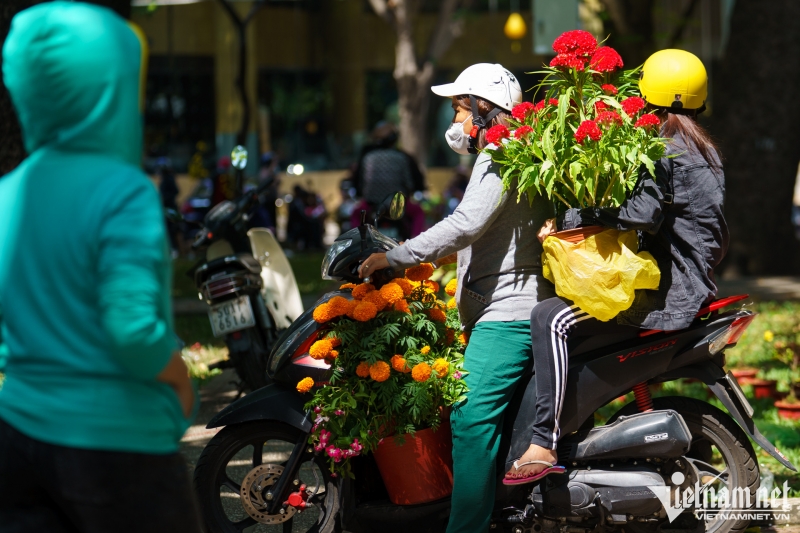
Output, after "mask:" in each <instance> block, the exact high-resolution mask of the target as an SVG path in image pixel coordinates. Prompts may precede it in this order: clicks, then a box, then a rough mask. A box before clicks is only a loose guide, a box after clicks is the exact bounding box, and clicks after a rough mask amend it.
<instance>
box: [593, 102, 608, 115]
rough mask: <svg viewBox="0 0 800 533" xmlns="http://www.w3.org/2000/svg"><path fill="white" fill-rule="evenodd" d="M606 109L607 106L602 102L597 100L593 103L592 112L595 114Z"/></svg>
mask: <svg viewBox="0 0 800 533" xmlns="http://www.w3.org/2000/svg"><path fill="white" fill-rule="evenodd" d="M606 109H608V104H607V103H605V102H603V101H602V100H598V101H596V102H595V103H594V110H595V112H596V113H599V112H601V111H605V110H606Z"/></svg>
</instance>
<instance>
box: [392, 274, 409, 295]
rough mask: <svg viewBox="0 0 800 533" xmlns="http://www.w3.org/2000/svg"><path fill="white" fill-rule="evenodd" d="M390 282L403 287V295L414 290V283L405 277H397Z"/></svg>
mask: <svg viewBox="0 0 800 533" xmlns="http://www.w3.org/2000/svg"><path fill="white" fill-rule="evenodd" d="M392 283H394V284H396V285H399V286H400V288H401V289H403V296H408V295H409V294H411V291H413V290H414V283H413V282H411V281H409V280H407V279H406V278H397V279H395V280H394V281H393V282H392Z"/></svg>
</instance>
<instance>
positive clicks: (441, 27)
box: [425, 0, 464, 63]
mask: <svg viewBox="0 0 800 533" xmlns="http://www.w3.org/2000/svg"><path fill="white" fill-rule="evenodd" d="M461 3H462V2H461V0H443V1H442V5H441V7H440V8H439V17H438V18H437V20H436V26H435V27H434V29H433V33H432V34H431V40H430V41H429V42H428V53H427V54H426V56H425V61H426V62H427V61H432V62H434V63H435V62H437V61H438V60H439V59H440V58H441V57H442V55H443V54H444V53H445V51H447V49H448V48H449V47H450V45H451V44H452V43H453V40H454V39H455V38H457V37H459V36H460V35H461V33H462V32H463V31H464V24H463V21H461V20H455V19H454V18H453V15H454V13H455V11H456V9H457V8H458V7H459V4H461Z"/></svg>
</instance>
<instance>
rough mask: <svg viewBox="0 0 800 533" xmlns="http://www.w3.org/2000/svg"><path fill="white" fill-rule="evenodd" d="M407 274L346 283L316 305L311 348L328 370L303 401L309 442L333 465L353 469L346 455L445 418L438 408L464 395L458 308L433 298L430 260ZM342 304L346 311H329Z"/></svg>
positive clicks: (337, 468)
mask: <svg viewBox="0 0 800 533" xmlns="http://www.w3.org/2000/svg"><path fill="white" fill-rule="evenodd" d="M409 273H410V274H411V275H412V276H413V280H412V279H409V278H400V279H395V280H392V281H391V282H390V283H386V284H385V285H383V286H382V287H377V288H376V287H374V286H372V285H370V284H359V285H355V286H353V287H351V288H349V289H347V288H345V289H343V290H344V291H347V290H350V295H349V296H351V297H352V298H353V299H352V300H350V298H347V297H346V296H348V295H347V292H344V293H343V294H344V295H343V296H342V295H339V296H335V297H333V298H330V299H329V300H328V301H327V302H324V303H322V304H320V305H318V306H317V309H319V308H322V309H323V312H319V313H317V311H316V309H315V313H317V314H318V315H320V317H321V318H325V319H326V320H325V321H324V322H322V323H323V324H324V326H323V327H322V329H321V330H320V338H319V339H318V340H317V341H315V342H314V343H313V344H312V345H311V347H310V349H309V355H311V357H314V358H316V359H324V360H325V361H326V362H328V363H329V364H330V365H331V370H330V377H329V378H326V381H324V382H323V383H324V384H323V385H322V386H320V387H318V388H316V389H313V397H312V399H311V400H310V401H309V402H308V403H307V405H306V407H307V408H308V409H311V410H313V411H314V413H315V420H314V426H313V429H312V432H311V436H310V443H311V444H312V445H313V446H314V449H315V450H317V452H318V453H323V454H325V456H326V458H327V459H329V465H330V468H331V470H332V471H333V472H336V473H341V474H343V475H352V474H351V473H350V466H349V461H348V459H349V458H350V457H354V456H355V455H359V454H361V453H369V452H371V451H373V450H374V449H375V448H376V447H377V446H378V444H379V442H380V441H381V439H383V438H384V437H387V436H389V435H397V436H398V437H400V440H402V436H403V435H405V434H407V433H411V434H413V433H414V432H415V431H417V430H419V429H424V428H434V429H436V428H438V427H439V425H441V424H442V423H447V421H446V420H442V412H443V411H442V408H444V407H450V406H453V405H455V404H456V403H457V402H459V401H461V400H463V399H464V398H465V396H464V395H465V393H466V392H467V386H466V384H465V382H464V376H465V375H466V374H467V371H466V370H464V368H463V361H464V356H463V352H464V344H463V343H461V342H460V341H459V339H458V336H457V331H458V330H460V327H461V324H460V320H459V316H458V310H457V309H455V308H448V306H447V304H445V303H444V302H441V301H440V300H438V299H437V294H436V292H435V291H434V290H433V289H434V288H435V289H436V290H437V291H438V289H439V286H438V284H434V282H430V281H428V278H429V277H430V276H431V274H432V273H433V267H432V266H431V265H421V266H420V267H416V269H409ZM426 281H428V283H427V284H426V285H423V284H422V283H421V282H426ZM336 298H342V300H345V301H346V302H347V305H345V304H344V303H343V302H341V301H339V300H336V302H335V303H333V301H334V299H336ZM352 302H355V304H353V303H352ZM376 303H377V304H379V305H376ZM353 305H355V307H353ZM342 309H347V310H348V311H347V312H345V313H344V314H337V316H331V315H333V314H335V313H334V311H335V312H336V313H339V312H340V311H341V310H342ZM334 348H335V349H334ZM313 385H314V384H313V382H312V384H311V385H309V389H308V390H312V387H313ZM298 387H300V384H298ZM298 390H299V389H298ZM354 445H355V448H354V447H353V446H354Z"/></svg>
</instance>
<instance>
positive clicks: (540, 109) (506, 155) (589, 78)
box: [486, 30, 666, 209]
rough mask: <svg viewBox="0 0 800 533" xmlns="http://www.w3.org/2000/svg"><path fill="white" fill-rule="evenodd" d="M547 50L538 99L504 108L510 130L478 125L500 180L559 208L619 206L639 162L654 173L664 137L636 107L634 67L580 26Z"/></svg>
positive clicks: (633, 182) (635, 177)
mask: <svg viewBox="0 0 800 533" xmlns="http://www.w3.org/2000/svg"><path fill="white" fill-rule="evenodd" d="M553 50H554V51H555V52H556V54H557V55H556V57H555V58H553V60H552V61H551V62H550V65H549V66H548V67H544V70H542V71H540V72H538V73H537V74H541V75H543V76H544V79H543V81H542V82H541V83H540V84H539V85H538V86H537V90H536V94H537V95H539V96H540V97H542V99H541V100H540V101H539V102H537V103H536V104H533V103H531V102H522V103H521V104H519V105H517V106H515V107H514V108H513V109H512V110H511V115H512V118H510V119H509V124H510V127H511V130H512V131H513V132H514V134H513V135H512V134H511V132H509V131H508V130H506V129H504V128H505V127H503V128H498V127H497V126H495V127H494V128H492V129H490V130H488V131H487V132H486V139H487V141H489V142H494V143H495V145H496V146H494V147H493V148H489V149H488V151H489V152H490V153H491V156H492V159H493V160H494V161H495V162H497V163H498V164H499V165H500V167H501V176H502V178H503V187H504V188H505V189H506V190H509V189H516V191H517V193H518V199H521V198H522V196H523V195H524V194H526V193H527V194H528V200H529V201H530V200H531V199H532V198H533V196H534V195H535V194H542V195H546V196H547V197H548V198H550V199H551V200H553V201H554V202H555V203H556V205H557V206H558V208H559V209H564V208H568V207H578V208H583V207H591V206H599V207H607V206H611V207H616V206H619V205H620V204H621V203H622V202H623V201H624V200H625V198H626V197H627V195H628V193H629V192H630V191H631V190H632V189H633V187H634V186H635V185H636V182H637V181H638V179H639V170H640V168H641V167H642V166H643V167H644V168H646V169H647V171H648V172H649V173H650V174H651V175H653V176H655V166H654V165H655V163H654V162H655V161H657V160H658V159H660V158H661V157H662V156H663V154H664V146H665V142H666V140H665V139H662V138H660V137H659V128H658V127H656V126H657V125H658V119H657V118H656V117H655V116H654V115H641V113H642V111H644V109H645V107H646V104H647V103H646V102H645V101H644V99H642V98H641V97H640V96H639V94H638V74H639V69H638V68H637V69H633V70H629V71H622V70H621V69H622V67H623V60H622V57H620V55H619V54H618V53H617V52H616V50H614V49H613V48H611V47H608V46H601V47H598V43H597V40H596V39H595V38H594V37H593V36H592V35H591V34H590V33H588V32H585V31H583V30H573V31H568V32H565V33H564V34H562V35H561V36H559V37H558V38H557V39H556V40H555V42H554V43H553ZM645 117H646V118H645ZM495 128H497V130H496V131H493V130H495ZM490 133H492V136H491V140H490Z"/></svg>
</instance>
